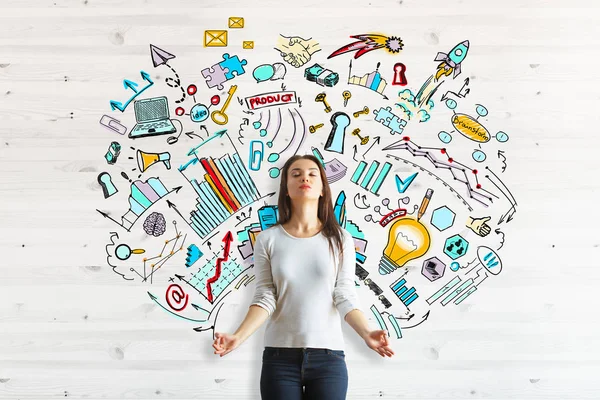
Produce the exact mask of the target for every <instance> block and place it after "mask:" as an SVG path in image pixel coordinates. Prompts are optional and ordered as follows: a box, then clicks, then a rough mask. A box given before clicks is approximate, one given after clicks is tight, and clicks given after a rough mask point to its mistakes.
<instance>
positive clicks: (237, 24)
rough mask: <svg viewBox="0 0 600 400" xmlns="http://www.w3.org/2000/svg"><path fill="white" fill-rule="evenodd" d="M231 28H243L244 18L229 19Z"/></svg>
mask: <svg viewBox="0 0 600 400" xmlns="http://www.w3.org/2000/svg"><path fill="white" fill-rule="evenodd" d="M229 27H230V28H243V27H244V18H243V17H229Z"/></svg>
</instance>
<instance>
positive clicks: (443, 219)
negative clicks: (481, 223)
mask: <svg viewBox="0 0 600 400" xmlns="http://www.w3.org/2000/svg"><path fill="white" fill-rule="evenodd" d="M455 217H456V214H455V213H454V211H452V210H451V209H449V208H448V207H447V206H441V207H438V208H436V209H435V210H433V212H432V213H431V225H432V226H435V227H436V228H437V230H438V231H440V232H443V231H445V230H446V229H448V228H450V227H451V226H452V225H454V218H455Z"/></svg>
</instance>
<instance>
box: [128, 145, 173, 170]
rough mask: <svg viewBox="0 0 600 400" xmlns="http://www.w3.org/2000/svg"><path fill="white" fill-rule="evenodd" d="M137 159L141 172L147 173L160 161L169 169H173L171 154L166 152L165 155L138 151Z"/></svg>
mask: <svg viewBox="0 0 600 400" xmlns="http://www.w3.org/2000/svg"><path fill="white" fill-rule="evenodd" d="M136 159H137V164H138V168H139V169H140V171H141V172H144V171H146V170H147V169H148V168H150V167H151V166H153V165H154V164H156V163H157V162H159V161H162V162H163V163H164V164H165V167H167V169H171V154H170V153H169V152H168V151H165V152H164V153H146V152H144V151H141V150H138V151H137V153H136Z"/></svg>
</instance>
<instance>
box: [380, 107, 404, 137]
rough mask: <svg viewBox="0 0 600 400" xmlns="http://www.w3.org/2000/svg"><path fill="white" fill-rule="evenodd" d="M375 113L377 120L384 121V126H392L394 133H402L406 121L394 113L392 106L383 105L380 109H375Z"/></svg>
mask: <svg viewBox="0 0 600 400" xmlns="http://www.w3.org/2000/svg"><path fill="white" fill-rule="evenodd" d="M373 114H375V121H377V122H380V123H382V124H383V125H384V126H387V127H388V128H390V132H391V134H392V135H394V134H396V133H397V134H400V133H402V131H404V127H405V126H406V121H405V120H403V119H402V118H400V117H398V116H397V115H396V114H394V113H392V107H389V106H388V107H386V108H383V107H381V108H380V109H379V110H373Z"/></svg>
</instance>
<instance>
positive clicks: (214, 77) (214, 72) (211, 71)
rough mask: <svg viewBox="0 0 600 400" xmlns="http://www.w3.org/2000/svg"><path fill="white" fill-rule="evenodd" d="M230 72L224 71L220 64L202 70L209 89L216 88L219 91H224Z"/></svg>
mask: <svg viewBox="0 0 600 400" xmlns="http://www.w3.org/2000/svg"><path fill="white" fill-rule="evenodd" d="M227 72H228V70H226V69H223V68H222V67H221V65H220V64H215V65H213V66H212V67H210V68H205V69H203V70H202V76H204V78H205V79H206V85H207V86H208V87H209V88H214V87H215V86H216V87H217V89H219V90H223V88H224V86H223V83H224V82H226V81H227V79H228V78H227V77H226V75H225V74H226V73H227Z"/></svg>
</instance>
